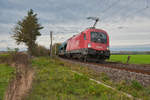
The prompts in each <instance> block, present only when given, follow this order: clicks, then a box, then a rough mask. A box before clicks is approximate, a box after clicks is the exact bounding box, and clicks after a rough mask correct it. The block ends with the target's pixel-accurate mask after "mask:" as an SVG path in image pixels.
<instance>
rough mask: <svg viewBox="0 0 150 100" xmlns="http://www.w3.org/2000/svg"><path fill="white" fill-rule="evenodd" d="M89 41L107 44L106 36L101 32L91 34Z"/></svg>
mask: <svg viewBox="0 0 150 100" xmlns="http://www.w3.org/2000/svg"><path fill="white" fill-rule="evenodd" d="M91 41H92V42H96V43H107V36H106V34H105V33H103V32H91Z"/></svg>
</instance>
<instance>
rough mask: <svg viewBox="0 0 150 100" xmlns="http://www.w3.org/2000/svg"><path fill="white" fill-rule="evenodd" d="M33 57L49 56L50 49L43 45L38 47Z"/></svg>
mask: <svg viewBox="0 0 150 100" xmlns="http://www.w3.org/2000/svg"><path fill="white" fill-rule="evenodd" d="M33 56H36V57H39V56H49V49H47V48H45V47H44V46H42V45H36V47H35V50H34V53H33Z"/></svg>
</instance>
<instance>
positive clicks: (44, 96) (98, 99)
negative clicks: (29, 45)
mask: <svg viewBox="0 0 150 100" xmlns="http://www.w3.org/2000/svg"><path fill="white" fill-rule="evenodd" d="M32 65H33V67H34V69H35V70H36V77H35V80H34V81H33V87H32V90H31V93H30V94H29V95H28V97H26V100H130V98H128V97H126V96H125V95H123V94H122V93H120V92H117V91H114V90H112V89H110V88H107V87H105V86H103V85H100V84H97V83H95V82H93V81H91V80H89V78H88V76H87V75H85V74H83V75H79V74H76V73H73V72H72V71H71V70H70V68H69V67H66V66H65V65H64V63H63V62H59V60H52V59H48V58H47V59H46V58H36V59H34V60H33V61H32Z"/></svg>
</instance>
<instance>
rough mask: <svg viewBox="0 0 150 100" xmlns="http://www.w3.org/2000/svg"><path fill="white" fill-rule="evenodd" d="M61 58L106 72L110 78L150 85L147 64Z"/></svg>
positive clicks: (149, 70)
mask: <svg viewBox="0 0 150 100" xmlns="http://www.w3.org/2000/svg"><path fill="white" fill-rule="evenodd" d="M60 59H61V60H64V61H67V62H70V63H73V64H81V65H83V66H86V67H88V68H90V69H91V70H94V71H95V72H97V73H102V72H104V73H106V74H107V75H108V76H109V77H110V78H111V79H112V80H114V81H121V80H137V81H138V82H140V83H141V84H142V85H144V86H149V85H150V66H149V65H135V64H121V63H113V62H102V63H101V64H100V63H93V62H87V63H85V62H80V61H77V60H69V59H63V58H60Z"/></svg>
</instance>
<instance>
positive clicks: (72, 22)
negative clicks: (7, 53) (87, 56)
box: [0, 0, 150, 50]
mask: <svg viewBox="0 0 150 100" xmlns="http://www.w3.org/2000/svg"><path fill="white" fill-rule="evenodd" d="M29 9H33V10H34V12H35V13H37V14H38V16H37V17H38V18H39V22H40V23H41V25H42V26H43V27H44V29H42V30H41V34H42V35H41V36H40V37H39V38H38V40H37V43H38V44H41V45H44V46H46V47H47V48H48V47H49V42H50V40H49V31H53V32H54V42H63V41H65V40H66V39H68V38H69V37H71V36H72V35H74V34H77V33H79V32H81V31H83V30H84V29H86V28H87V27H89V26H91V25H92V24H93V21H91V20H87V19H86V17H89V16H97V17H99V18H100V22H99V23H98V24H97V26H96V27H97V28H100V29H104V30H105V31H107V32H108V34H109V36H110V47H111V48H113V47H119V46H120V47H127V46H132V47H134V46H135V47H137V46H143V45H144V46H147V47H150V0H0V50H5V49H6V48H7V47H10V48H14V47H19V48H21V49H24V48H25V46H22V45H21V46H17V45H16V44H15V41H14V40H13V39H12V38H11V35H12V34H13V33H12V29H13V27H14V26H15V24H16V23H17V21H18V20H21V19H22V18H24V16H26V15H27V11H28V10H29Z"/></svg>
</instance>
